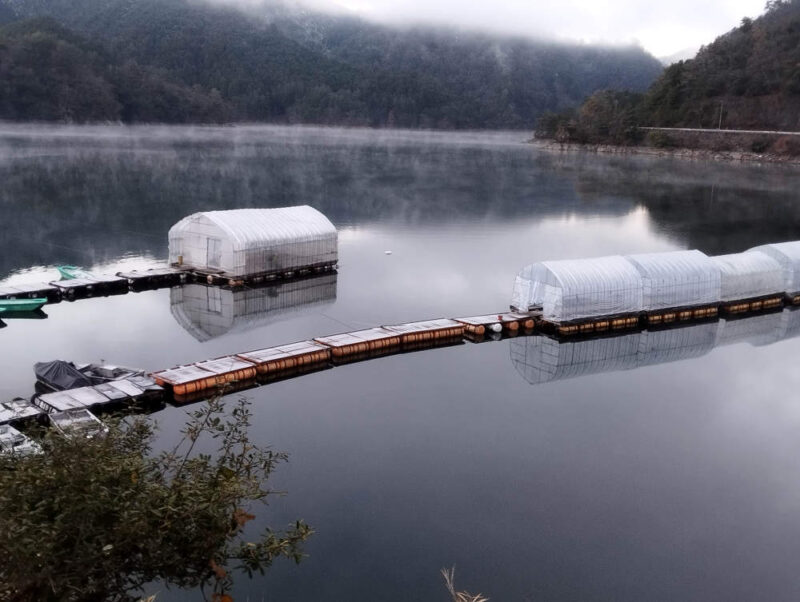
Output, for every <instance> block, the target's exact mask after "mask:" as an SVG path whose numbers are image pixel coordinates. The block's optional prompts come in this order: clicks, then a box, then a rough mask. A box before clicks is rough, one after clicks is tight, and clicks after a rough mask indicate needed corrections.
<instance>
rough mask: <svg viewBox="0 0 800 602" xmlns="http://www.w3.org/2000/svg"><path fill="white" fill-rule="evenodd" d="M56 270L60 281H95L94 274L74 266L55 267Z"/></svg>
mask: <svg viewBox="0 0 800 602" xmlns="http://www.w3.org/2000/svg"><path fill="white" fill-rule="evenodd" d="M56 269H57V270H58V273H59V274H61V280H76V279H78V278H80V279H81V280H96V278H95V276H94V274H92V273H91V272H87V271H86V270H84V269H81V268H79V267H78V266H75V265H57V266H56Z"/></svg>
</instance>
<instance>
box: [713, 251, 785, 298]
mask: <svg viewBox="0 0 800 602" xmlns="http://www.w3.org/2000/svg"><path fill="white" fill-rule="evenodd" d="M710 259H711V261H713V262H714V263H715V264H716V266H717V267H718V268H719V269H720V300H721V301H737V300H740V299H748V298H751V297H761V296H763V295H769V294H771V293H780V292H782V291H783V290H784V286H783V268H782V267H781V264H780V263H778V261H777V260H775V259H774V258H773V257H771V256H769V255H767V254H766V253H762V252H760V251H749V252H747V253H732V254H730V255H717V256H715V257H711V258H710Z"/></svg>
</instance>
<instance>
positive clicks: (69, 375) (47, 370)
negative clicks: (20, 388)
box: [33, 360, 94, 391]
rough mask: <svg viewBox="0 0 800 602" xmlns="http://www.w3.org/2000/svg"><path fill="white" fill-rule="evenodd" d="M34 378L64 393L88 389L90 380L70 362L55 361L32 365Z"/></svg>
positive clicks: (91, 383) (90, 383)
mask: <svg viewBox="0 0 800 602" xmlns="http://www.w3.org/2000/svg"><path fill="white" fill-rule="evenodd" d="M33 371H34V372H35V373H36V378H37V379H39V380H40V381H42V382H43V383H46V384H48V385H50V386H51V387H53V388H54V389H56V390H57V391H64V390H68V389H75V388H77V387H90V386H91V385H93V384H94V383H93V382H92V379H90V378H89V377H88V376H86V375H85V374H83V373H82V372H81V371H80V370H78V369H77V368H76V367H75V365H74V364H73V363H71V362H65V361H63V360H55V361H53V362H38V363H36V364H34V365H33Z"/></svg>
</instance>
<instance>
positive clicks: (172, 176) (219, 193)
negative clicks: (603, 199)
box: [0, 128, 629, 277]
mask: <svg viewBox="0 0 800 602" xmlns="http://www.w3.org/2000/svg"><path fill="white" fill-rule="evenodd" d="M109 131H110V132H113V131H114V130H109ZM139 131H140V132H142V135H137V136H127V137H122V138H116V139H115V138H113V137H111V136H107V137H102V136H97V137H80V136H77V135H76V136H72V137H68V136H67V137H63V138H53V137H49V136H43V137H42V138H10V137H6V138H0V179H2V181H3V186H2V188H0V206H2V207H3V214H4V228H3V232H2V234H0V249H7V248H11V249H13V250H14V253H13V254H11V253H3V252H0V277H2V275H4V274H6V273H8V272H10V271H12V270H15V269H19V268H24V267H28V266H30V265H37V264H52V263H75V264H79V265H84V266H88V265H91V264H92V263H95V262H100V261H106V260H110V259H113V258H116V257H119V256H120V255H123V254H125V253H133V254H145V253H150V254H152V255H154V256H156V257H163V256H165V254H166V245H167V231H168V229H169V227H170V226H171V225H172V224H174V223H175V222H176V221H178V220H179V219H180V218H182V217H184V216H185V215H188V214H190V213H193V212H195V211H201V210H211V209H228V208H235V207H258V206H286V205H296V204H310V205H312V206H314V207H316V208H317V209H319V210H321V211H322V212H323V213H325V214H326V215H327V216H328V217H329V218H331V220H333V221H334V223H335V224H336V225H337V226H340V227H341V226H345V225H351V224H363V223H367V222H374V221H376V220H381V221H389V220H397V221H399V222H402V223H411V224H416V223H435V222H443V221H449V220H452V219H453V218H454V217H455V218H462V217H465V218H479V219H484V218H485V219H508V218H512V217H517V216H522V215H524V216H530V215H533V216H535V215H543V216H544V215H552V214H561V213H563V212H566V211H570V212H581V211H582V208H581V201H580V199H578V198H576V196H575V192H574V187H573V185H572V184H571V182H569V181H567V180H564V179H563V177H561V176H560V175H552V174H550V173H549V171H548V168H547V165H546V164H545V165H543V164H541V163H539V162H537V161H533V162H532V159H531V152H530V149H529V148H528V147H526V146H525V145H523V144H521V143H519V134H516V135H514V137H510V138H508V137H506V138H504V139H503V143H502V144H490V143H488V144H487V143H486V142H485V141H484V142H482V143H481V142H474V141H472V142H469V140H467V141H466V142H465V143H463V144H449V143H447V144H446V143H443V142H441V141H440V138H441V135H439V136H433V135H431V138H426V136H425V135H424V134H422V135H421V134H414V135H409V134H408V133H394V134H391V133H389V134H386V137H385V138H383V137H380V138H375V135H369V136H368V135H365V134H360V135H355V134H353V133H352V132H349V131H343V132H341V134H338V135H332V134H331V133H330V131H326V130H310V129H307V128H301V129H298V130H290V128H261V129H257V128H256V129H254V130H247V131H240V130H239V129H238V128H237V129H236V130H230V129H226V128H218V129H212V130H201V132H205V133H204V134H203V135H200V134H197V133H196V130H181V131H182V132H183V133H182V135H181V137H180V138H176V137H172V135H171V134H170V133H169V132H171V131H174V130H161V129H159V128H142V129H141V130H139ZM100 132H101V133H102V129H100ZM165 132H166V133H165ZM381 136H383V135H381ZM487 136H489V137H490V139H491V136H492V135H487ZM494 136H496V134H495V135H494ZM509 141H510V142H512V143H513V144H508V142H509ZM605 205H606V206H605V207H603V208H595V209H594V210H593V211H602V212H604V213H610V214H616V215H622V214H624V213H625V212H626V211H628V210H629V206H628V204H627V203H624V202H623V203H620V202H614V201H612V202H608V203H605Z"/></svg>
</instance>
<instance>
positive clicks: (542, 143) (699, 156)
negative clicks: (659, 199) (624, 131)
mask: <svg viewBox="0 0 800 602" xmlns="http://www.w3.org/2000/svg"><path fill="white" fill-rule="evenodd" d="M530 143H531V144H532V145H533V146H535V147H536V148H539V149H541V150H546V151H557V152H569V153H575V152H583V153H603V154H614V155H651V156H655V157H676V158H680V159H690V160H695V161H729V162H736V161H738V162H742V163H744V162H747V163H785V164H789V165H800V156H787V155H776V154H770V153H754V152H751V151H738V150H725V151H720V150H709V149H695V148H656V147H654V146H617V145H613V144H580V143H577V142H556V141H554V140H538V139H535V138H534V139H532V140H530Z"/></svg>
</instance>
